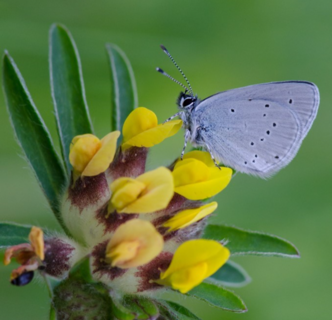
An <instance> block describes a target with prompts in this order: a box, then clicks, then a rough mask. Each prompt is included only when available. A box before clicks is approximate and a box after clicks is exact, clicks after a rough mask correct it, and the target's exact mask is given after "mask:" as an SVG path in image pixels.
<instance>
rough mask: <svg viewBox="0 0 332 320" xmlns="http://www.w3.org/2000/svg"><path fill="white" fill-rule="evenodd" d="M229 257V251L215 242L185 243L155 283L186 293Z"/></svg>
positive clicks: (201, 240) (198, 241) (192, 241)
mask: <svg viewBox="0 0 332 320" xmlns="http://www.w3.org/2000/svg"><path fill="white" fill-rule="evenodd" d="M229 255H230V252H229V250H228V249H227V248H225V247H224V246H222V245H221V244H220V243H219V242H217V241H213V240H204V239H198V240H190V241H187V242H185V243H183V244H182V245H180V246H179V248H178V249H177V250H176V251H175V254H174V256H173V259H172V262H171V264H170V266H169V268H168V269H167V270H166V271H165V272H162V273H161V275H160V280H158V281H156V282H157V283H159V284H163V285H168V286H171V287H172V288H174V289H178V290H181V292H182V293H186V292H188V291H189V290H191V289H192V288H194V287H195V286H196V285H198V284H199V283H200V282H202V281H203V280H204V279H206V278H208V277H209V276H211V275H212V274H213V273H215V272H216V271H217V270H218V269H219V268H220V267H221V266H222V265H223V264H225V262H226V261H227V260H228V258H229ZM204 264H206V265H204Z"/></svg>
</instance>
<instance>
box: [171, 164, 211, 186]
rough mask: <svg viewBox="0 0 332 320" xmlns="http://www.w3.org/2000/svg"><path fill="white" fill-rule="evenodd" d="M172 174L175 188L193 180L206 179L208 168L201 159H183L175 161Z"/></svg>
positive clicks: (193, 181) (188, 183)
mask: <svg viewBox="0 0 332 320" xmlns="http://www.w3.org/2000/svg"><path fill="white" fill-rule="evenodd" d="M172 174H173V178H174V186H175V188H177V187H179V186H186V185H190V184H192V183H195V182H201V181H206V180H207V179H208V177H209V168H208V167H207V166H206V164H205V163H203V162H202V161H199V160H196V159H185V160H180V161H178V162H177V163H176V165H175V167H174V170H173V173H172Z"/></svg>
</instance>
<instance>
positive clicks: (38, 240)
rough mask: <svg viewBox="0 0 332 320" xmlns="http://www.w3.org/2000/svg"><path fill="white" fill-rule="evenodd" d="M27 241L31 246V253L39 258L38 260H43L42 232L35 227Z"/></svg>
mask: <svg viewBox="0 0 332 320" xmlns="http://www.w3.org/2000/svg"><path fill="white" fill-rule="evenodd" d="M29 240H30V243H31V245H32V248H33V251H34V252H35V253H36V255H37V256H38V257H39V258H40V260H44V258H45V255H44V233H43V230H42V229H40V228H37V227H32V228H31V231H30V234H29Z"/></svg>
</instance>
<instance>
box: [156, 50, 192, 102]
mask: <svg viewBox="0 0 332 320" xmlns="http://www.w3.org/2000/svg"><path fill="white" fill-rule="evenodd" d="M160 48H161V49H162V50H163V51H164V52H165V53H166V54H167V56H168V57H169V58H170V59H171V60H172V62H173V64H174V65H175V66H176V68H177V69H178V70H179V71H180V73H181V74H182V76H183V78H184V80H186V82H187V84H188V86H189V88H190V90H188V91H190V92H191V94H192V96H194V92H193V89H192V87H191V85H190V82H189V80H188V79H187V77H186V75H185V74H184V73H183V71H182V70H181V68H180V67H179V66H178V64H177V63H176V62H175V60H174V58H173V57H172V56H171V54H170V53H169V52H168V50H167V49H166V48H165V46H163V45H160Z"/></svg>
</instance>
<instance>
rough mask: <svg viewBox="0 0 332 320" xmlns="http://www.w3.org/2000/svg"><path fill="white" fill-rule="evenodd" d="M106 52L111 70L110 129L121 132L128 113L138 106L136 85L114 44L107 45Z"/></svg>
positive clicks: (121, 52)
mask: <svg viewBox="0 0 332 320" xmlns="http://www.w3.org/2000/svg"><path fill="white" fill-rule="evenodd" d="M106 50H107V53H108V58H109V65H110V69H111V90H112V98H111V99H112V100H111V125H112V127H111V128H112V130H120V131H121V130H122V126H123V123H124V121H125V120H126V118H127V116H128V115H129V113H130V112H132V111H133V110H134V109H135V108H137V106H138V101H137V91H136V83H135V78H134V73H133V70H132V68H131V65H130V62H129V60H128V58H127V57H126V55H125V53H124V52H123V51H122V50H121V49H120V48H119V47H117V46H116V45H114V44H107V45H106Z"/></svg>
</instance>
